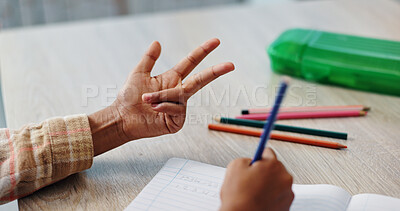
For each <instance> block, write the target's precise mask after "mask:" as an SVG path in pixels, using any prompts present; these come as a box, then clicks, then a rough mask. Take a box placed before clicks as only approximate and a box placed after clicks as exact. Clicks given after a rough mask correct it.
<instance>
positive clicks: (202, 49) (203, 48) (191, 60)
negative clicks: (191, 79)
mask: <svg viewBox="0 0 400 211" xmlns="http://www.w3.org/2000/svg"><path fill="white" fill-rule="evenodd" d="M219 44H220V41H219V39H217V38H213V39H210V40H208V41H206V42H205V43H203V44H201V45H200V46H199V47H197V48H196V49H194V50H193V51H192V52H190V53H189V55H187V56H186V57H185V58H184V59H182V60H181V61H180V62H179V63H178V64H177V65H175V67H173V68H172V70H171V71H175V72H176V73H177V74H178V75H179V76H180V77H181V79H182V80H183V79H184V78H185V77H186V76H187V75H189V73H190V72H192V70H193V69H194V68H195V67H196V66H197V65H198V64H199V63H200V62H201V61H202V60H203V59H204V58H205V57H206V56H207V55H208V54H209V53H211V51H213V50H214V49H215V48H217V47H218V45H219Z"/></svg>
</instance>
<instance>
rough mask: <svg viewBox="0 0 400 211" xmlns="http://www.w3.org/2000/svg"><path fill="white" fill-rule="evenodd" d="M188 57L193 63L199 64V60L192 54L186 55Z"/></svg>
mask: <svg viewBox="0 0 400 211" xmlns="http://www.w3.org/2000/svg"><path fill="white" fill-rule="evenodd" d="M186 59H187V60H188V61H189V62H190V63H192V64H193V65H197V64H198V62H197V60H196V59H195V58H194V57H193V56H192V55H190V54H189V55H187V56H186Z"/></svg>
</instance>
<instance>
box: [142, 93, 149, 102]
mask: <svg viewBox="0 0 400 211" xmlns="http://www.w3.org/2000/svg"><path fill="white" fill-rule="evenodd" d="M150 100H151V94H143V101H146V102H148V101H150Z"/></svg>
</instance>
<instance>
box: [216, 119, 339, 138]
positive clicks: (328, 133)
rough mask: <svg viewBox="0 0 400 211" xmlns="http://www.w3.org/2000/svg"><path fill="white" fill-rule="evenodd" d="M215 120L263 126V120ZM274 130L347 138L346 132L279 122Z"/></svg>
mask: <svg viewBox="0 0 400 211" xmlns="http://www.w3.org/2000/svg"><path fill="white" fill-rule="evenodd" d="M215 120H216V121H217V122H220V123H225V124H234V125H243V126H249V127H257V128H263V127H264V124H265V121H257V120H248V119H233V118H227V117H217V118H215ZM274 130H280V131H286V132H293V133H302V134H308V135H316V136H323V137H331V138H338V139H344V140H347V133H341V132H335V131H327V130H318V129H313V128H304V127H296V126H290V125H280V124H275V127H274Z"/></svg>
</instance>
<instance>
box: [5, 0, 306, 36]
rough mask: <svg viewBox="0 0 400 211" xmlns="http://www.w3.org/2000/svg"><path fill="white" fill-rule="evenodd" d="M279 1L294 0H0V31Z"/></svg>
mask: <svg viewBox="0 0 400 211" xmlns="http://www.w3.org/2000/svg"><path fill="white" fill-rule="evenodd" d="M282 1H296V0H0V30H4V29H10V28H17V27H27V26H32V25H43V24H51V23H58V22H68V21H77V20H87V19H96V18H104V17H113V16H121V15H137V14H146V13H155V12H163V11H173V10H184V9H193V8H201V7H216V6H222V5H229V4H265V3H273V2H282ZM297 1H300V0H297Z"/></svg>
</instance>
